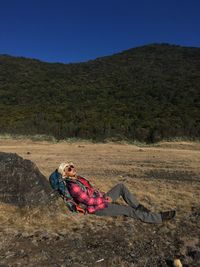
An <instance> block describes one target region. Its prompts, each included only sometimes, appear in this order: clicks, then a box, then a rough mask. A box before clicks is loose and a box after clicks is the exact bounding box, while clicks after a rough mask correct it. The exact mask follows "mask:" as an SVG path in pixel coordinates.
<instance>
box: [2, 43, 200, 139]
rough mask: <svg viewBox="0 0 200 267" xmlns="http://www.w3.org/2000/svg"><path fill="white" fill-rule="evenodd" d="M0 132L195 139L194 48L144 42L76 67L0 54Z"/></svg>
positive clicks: (198, 102) (198, 109)
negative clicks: (144, 44) (141, 45)
mask: <svg viewBox="0 0 200 267" xmlns="http://www.w3.org/2000/svg"><path fill="white" fill-rule="evenodd" d="M0 131H1V133H4V132H6V133H20V134H49V135H53V136H55V137H56V138H58V139H62V138H66V137H79V138H92V139H96V140H103V139H106V138H115V139H130V140H140V141H146V142H155V141H158V140H162V139H164V138H173V137H183V136H184V137H187V138H199V137H200V48H189V47H180V46H175V45H168V44H160V45H158V44H152V45H148V46H143V47H138V48H133V49H130V50H126V51H124V52H121V53H119V54H115V55H113V56H108V57H103V58H97V59H96V60H93V61H88V62H85V63H78V64H59V63H45V62H41V61H38V60H34V59H26V58H16V57H11V56H8V55H1V56H0Z"/></svg>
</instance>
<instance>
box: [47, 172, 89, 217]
mask: <svg viewBox="0 0 200 267" xmlns="http://www.w3.org/2000/svg"><path fill="white" fill-rule="evenodd" d="M67 180H69V179H63V178H62V176H61V174H60V173H59V172H58V170H57V169H56V170H55V171H54V172H53V173H52V174H51V175H50V176H49V183H50V185H51V187H52V189H53V190H55V191H58V193H59V195H60V196H61V197H62V198H63V199H64V202H65V204H66V206H67V207H68V209H69V210H70V211H71V212H80V213H84V214H85V212H86V211H85V209H83V208H82V207H80V206H79V205H78V204H77V203H76V202H75V201H74V200H73V197H72V196H71V195H70V192H69V190H68V188H67ZM70 182H71V181H70Z"/></svg>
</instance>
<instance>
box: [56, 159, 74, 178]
mask: <svg viewBox="0 0 200 267" xmlns="http://www.w3.org/2000/svg"><path fill="white" fill-rule="evenodd" d="M58 172H59V173H60V174H61V175H62V177H75V176H76V169H75V167H74V164H73V163H72V162H70V163H65V162H63V163H61V164H60V166H59V167H58Z"/></svg>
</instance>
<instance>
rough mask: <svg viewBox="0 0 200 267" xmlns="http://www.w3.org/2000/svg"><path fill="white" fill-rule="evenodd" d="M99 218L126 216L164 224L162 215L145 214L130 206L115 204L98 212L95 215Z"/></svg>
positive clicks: (110, 204) (109, 204)
mask: <svg viewBox="0 0 200 267" xmlns="http://www.w3.org/2000/svg"><path fill="white" fill-rule="evenodd" d="M94 214H95V215H98V216H118V215H124V216H128V217H131V218H134V219H140V220H141V221H143V222H146V223H162V218H161V214H160V213H154V212H143V211H141V210H136V209H135V208H132V207H130V206H126V205H117V204H113V203H108V207H107V208H105V209H103V210H98V211H96V212H95V213H94Z"/></svg>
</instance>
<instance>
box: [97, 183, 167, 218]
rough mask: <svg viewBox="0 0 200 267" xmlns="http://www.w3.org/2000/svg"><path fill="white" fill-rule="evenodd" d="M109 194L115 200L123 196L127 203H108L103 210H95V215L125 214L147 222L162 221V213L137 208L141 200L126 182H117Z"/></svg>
mask: <svg viewBox="0 0 200 267" xmlns="http://www.w3.org/2000/svg"><path fill="white" fill-rule="evenodd" d="M106 195H107V196H109V197H111V198H112V200H113V201H116V200H117V198H119V197H120V196H122V198H123V199H124V201H125V202H126V203H127V204H128V206H127V205H118V204H114V203H108V207H107V208H105V209H102V210H98V211H96V212H95V215H98V216H118V215H125V216H128V217H132V218H135V219H140V220H141V221H143V222H147V223H162V219H161V215H160V213H154V212H144V211H141V210H139V209H138V210H137V209H136V208H137V206H138V205H139V202H138V201H137V199H136V198H135V196H134V195H133V194H131V193H130V191H129V190H128V188H126V186H125V185H124V184H122V183H121V184H117V185H116V186H115V187H113V188H112V189H111V190H110V191H108V193H107V194H106Z"/></svg>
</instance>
